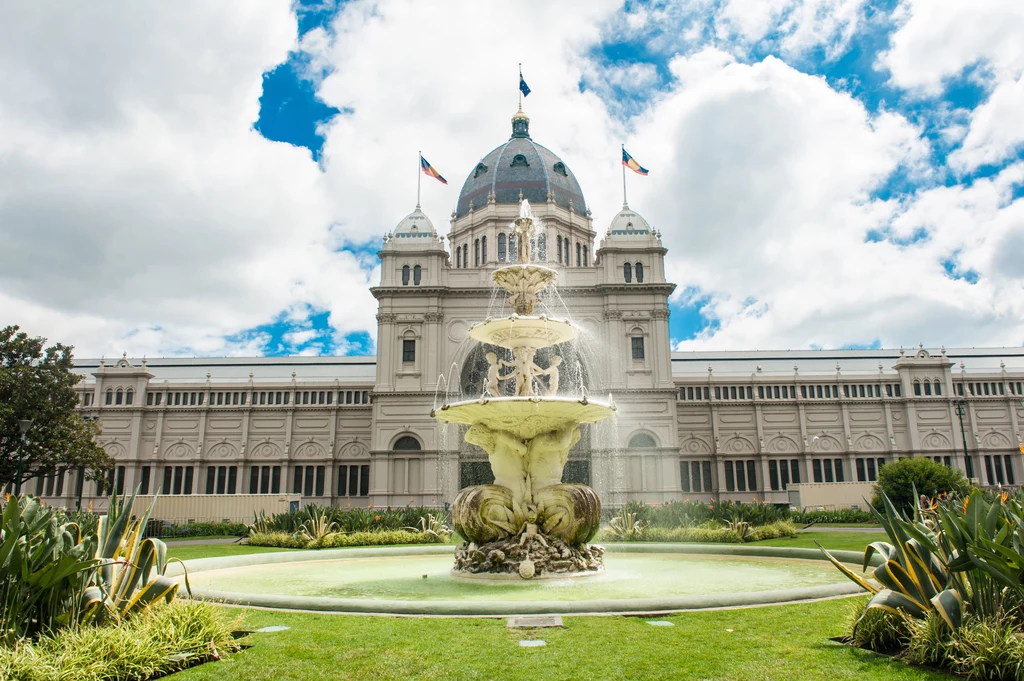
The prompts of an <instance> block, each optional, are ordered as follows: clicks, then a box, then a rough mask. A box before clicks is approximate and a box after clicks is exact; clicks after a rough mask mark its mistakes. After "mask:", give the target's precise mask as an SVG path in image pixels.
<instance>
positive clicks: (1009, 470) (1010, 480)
mask: <svg viewBox="0 0 1024 681" xmlns="http://www.w3.org/2000/svg"><path fill="white" fill-rule="evenodd" d="M1003 459H1004V460H1005V461H1006V484H1007V485H1015V484H1017V483H1015V482H1014V476H1013V457H1012V456H1010V455H1009V454H1007V455H1005V456H1004V457H1003ZM947 465H948V464H947ZM57 494H60V492H57Z"/></svg>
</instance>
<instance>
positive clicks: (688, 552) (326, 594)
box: [168, 543, 877, 617]
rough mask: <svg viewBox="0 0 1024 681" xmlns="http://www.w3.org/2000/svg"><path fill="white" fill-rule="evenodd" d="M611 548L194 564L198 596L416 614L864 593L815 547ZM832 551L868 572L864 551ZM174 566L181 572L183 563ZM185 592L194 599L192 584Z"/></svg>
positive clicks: (718, 604) (686, 606)
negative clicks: (479, 573) (566, 557)
mask: <svg viewBox="0 0 1024 681" xmlns="http://www.w3.org/2000/svg"><path fill="white" fill-rule="evenodd" d="M606 548H607V554H606V558H607V563H606V569H605V571H604V572H601V573H598V574H596V575H593V576H591V577H588V578H587V579H578V578H572V579H545V580H530V581H529V582H526V581H522V580H509V581H495V580H483V579H479V580H478V579H472V580H467V579H462V578H460V579H458V580H456V579H455V578H453V577H452V576H451V575H450V574H449V569H450V566H451V559H452V551H453V547H452V546H450V545H449V546H444V545H434V546H416V547H388V548H366V549H338V550H322V551H286V552H280V553H277V552H275V553H263V554H250V555H242V556H230V557H224V558H204V559H198V560H190V561H187V563H186V567H187V569H188V574H189V580H190V582H191V584H192V595H193V598H197V599H202V600H208V601H211V602H214V603H220V604H232V605H242V606H254V607H264V608H275V609H284V610H314V611H325V612H340V613H372V614H390V615H415V616H447V617H459V616H461V617H466V616H469V617H496V616H507V615H527V614H597V613H655V612H675V611H682V610H697V609H707V608H724V607H750V606H759V605H770V604H778V603H791V602H797V601H807V600H817V599H822V598H836V597H842V596H854V595H860V594H863V591H862V590H861V589H860V588H859V587H858V586H857V585H855V584H853V583H852V582H850V581H849V580H847V579H846V578H845V577H844V576H843V575H842V574H841V573H840V572H839V571H838V570H836V569H835V568H834V567H833V566H832V565H831V564H830V563H828V561H827V560H826V559H825V558H824V556H823V555H822V554H821V553H820V552H819V551H817V550H816V549H797V548H783V547H752V546H737V545H720V544H718V545H713V544H704V545H701V544H632V543H631V544H609V545H607V547H606ZM832 553H833V555H835V556H836V557H837V558H838V559H840V560H842V561H843V562H845V563H848V564H849V565H851V569H855V570H856V571H857V572H858V573H859V571H860V569H859V565H860V561H861V558H862V555H861V553H860V552H858V551H833V552H832ZM876 558H877V557H876ZM873 562H875V563H877V561H873ZM854 566H855V567H854ZM168 574H169V575H170V576H172V577H175V576H177V577H178V579H179V581H181V580H182V578H181V577H180V575H181V567H180V566H179V565H178V564H173V565H171V566H169V567H168ZM424 574H425V575H427V578H426V579H424V578H423V576H422V575H424ZM179 595H181V596H182V597H184V589H181V590H180V591H179Z"/></svg>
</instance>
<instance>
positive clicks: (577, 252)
mask: <svg viewBox="0 0 1024 681" xmlns="http://www.w3.org/2000/svg"><path fill="white" fill-rule="evenodd" d="M580 248H581V246H580V242H579V241H577V242H576V267H579V266H580V263H581V262H582V260H581V259H580Z"/></svg>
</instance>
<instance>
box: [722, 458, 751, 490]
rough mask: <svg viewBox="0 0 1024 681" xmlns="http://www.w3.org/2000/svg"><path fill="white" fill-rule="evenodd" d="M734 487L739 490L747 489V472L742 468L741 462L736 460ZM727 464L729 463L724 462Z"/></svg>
mask: <svg viewBox="0 0 1024 681" xmlns="http://www.w3.org/2000/svg"><path fill="white" fill-rule="evenodd" d="M735 463H736V489H737V491H740V492H746V491H747V474H746V472H745V471H744V469H743V462H742V461H736V462H735ZM726 465H727V466H728V465H729V464H728V463H726Z"/></svg>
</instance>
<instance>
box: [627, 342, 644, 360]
mask: <svg viewBox="0 0 1024 681" xmlns="http://www.w3.org/2000/svg"><path fill="white" fill-rule="evenodd" d="M630 343H631V344H632V347H633V359H635V360H636V359H643V358H644V339H643V337H642V336H634V337H633V338H631V339H630Z"/></svg>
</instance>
